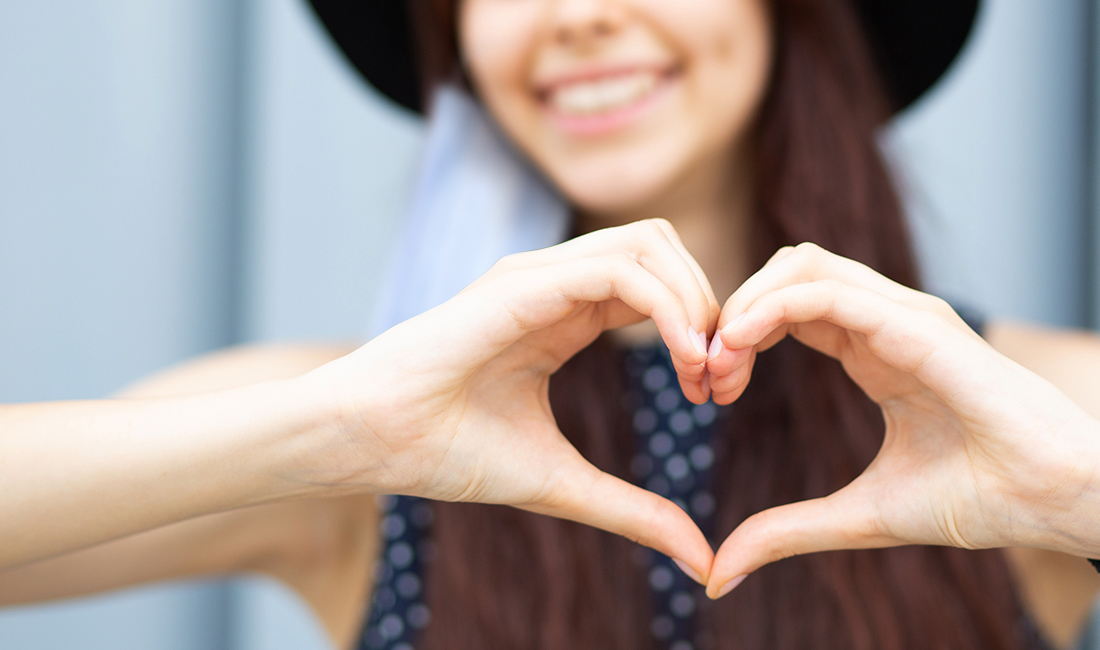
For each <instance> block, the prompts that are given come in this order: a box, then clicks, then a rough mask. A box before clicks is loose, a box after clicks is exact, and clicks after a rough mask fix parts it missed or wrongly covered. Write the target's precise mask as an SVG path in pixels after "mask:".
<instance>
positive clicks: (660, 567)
mask: <svg viewBox="0 0 1100 650" xmlns="http://www.w3.org/2000/svg"><path fill="white" fill-rule="evenodd" d="M626 371H627V380H628V386H629V393H628V395H627V404H628V406H629V408H631V409H633V419H632V422H633V424H634V433H635V434H636V435H635V449H636V452H635V456H634V458H633V459H632V460H631V463H630V469H631V471H632V472H633V473H634V478H635V481H636V482H637V483H638V484H639V485H642V486H644V487H645V488H646V489H648V490H651V491H653V492H656V493H657V494H660V495H661V496H664V497H667V498H668V499H670V500H671V501H672V502H673V503H676V504H677V505H679V506H680V507H681V508H683V509H684V510H686V511H687V512H688V514H690V515H691V517H692V518H693V519H694V520H695V522H696V523H697V524H698V525H699V528H700V530H702V531H703V533H704V534H706V535H707V536H708V537H709V536H710V533H711V531H712V530H713V528H714V522H713V517H714V511H715V500H714V495H713V494H711V493H710V491H709V489H708V485H709V482H710V476H709V474H710V472H709V470H710V467H711V465H713V464H714V449H713V448H712V447H711V434H712V431H713V429H714V426H713V425H714V423H715V422H716V421H718V419H719V416H720V415H721V411H722V410H723V409H722V408H721V407H718V406H715V404H714V403H713V402H707V403H706V404H700V405H694V404H691V403H690V402H688V401H687V400H686V399H684V398H683V395H682V394H681V392H680V387H679V386H678V385H677V381H676V371H675V369H674V368H673V366H672V359H671V357H670V356H669V353H668V349H667V348H665V347H664V346H663V345H662V346H659V347H657V346H654V347H644V348H634V349H632V350H630V351H629V353H628V354H627V358H626ZM644 553H645V554H646V559H645V560H644V561H645V564H646V565H647V566H648V567H649V573H648V575H647V578H648V582H649V588H650V590H651V592H652V593H653V619H652V620H651V621H650V626H649V629H650V632H651V633H652V634H653V637H654V638H655V639H656V640H657V643H658V646H659V647H661V648H663V649H665V650H695V648H696V647H697V646H698V644H697V643H696V622H695V614H696V609H697V604H698V603H699V602H701V599H702V598H705V595H704V593H703V588H702V587H700V586H699V585H697V584H695V582H694V581H693V580H692V579H691V578H689V577H687V576H686V575H684V573H683V572H682V571H680V569H679V568H677V567H676V565H675V564H674V563H673V562H672V560H671V559H670V558H668V557H666V556H664V555H661V554H660V553H657V552H656V551H651V550H648V549H645V550H644Z"/></svg>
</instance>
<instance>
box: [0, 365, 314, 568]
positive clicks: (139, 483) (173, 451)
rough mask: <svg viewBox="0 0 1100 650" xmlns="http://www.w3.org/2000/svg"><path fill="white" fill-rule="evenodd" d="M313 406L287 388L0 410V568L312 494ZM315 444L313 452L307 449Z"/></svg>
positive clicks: (298, 388)
mask: <svg viewBox="0 0 1100 650" xmlns="http://www.w3.org/2000/svg"><path fill="white" fill-rule="evenodd" d="M327 422H328V419H327V417H326V412H325V407H324V401H323V399H321V397H320V396H311V395H310V394H309V391H308V390H304V389H303V385H302V384H301V383H298V384H296V383H294V381H293V380H289V381H278V382H264V383H260V384H254V385H251V386H246V387H243V388H238V389H233V390H226V391H218V392H213V393H205V394H199V395H190V396H181V397H172V398H162V399H143V400H110V401H100V402H72V403H46V404H30V405H18V406H3V407H0V511H2V512H3V513H4V514H3V517H0V540H2V543H0V568H4V567H10V566H14V565H18V564H22V563H26V562H30V561H33V560H36V559H40V558H45V557H49V556H53V555H56V554H59V553H63V552H66V551H70V550H75V549H78V548H83V547H86V546H88V545H91V544H95V543H98V542H102V541H105V540H109V539H113V538H117V537H120V536H123V535H127V534H131V533H134V532H138V531H141V530H147V529H150V528H153V527H156V526H160V525H164V524H167V523H171V522H174V521H180V520H183V519H187V518H189V517H193V516H196V515H200V514H205V513H211V512H218V511H223V510H227V509H230V508H235V507H240V506H246V505H252V504H258V503H263V502H267V501H273V500H277V499H283V498H290V497H294V496H304V495H308V494H318V493H320V492H322V491H323V486H318V485H317V484H316V482H315V481H314V480H313V477H309V476H305V475H303V474H301V473H300V472H298V471H296V469H295V468H298V467H301V466H302V465H303V464H306V463H308V462H309V460H310V456H311V454H313V453H314V451H315V449H317V448H318V447H319V446H321V445H324V444H325V441H324V438H325V435H326V431H325V428H326V427H327V426H328V425H327ZM315 445H316V446H315Z"/></svg>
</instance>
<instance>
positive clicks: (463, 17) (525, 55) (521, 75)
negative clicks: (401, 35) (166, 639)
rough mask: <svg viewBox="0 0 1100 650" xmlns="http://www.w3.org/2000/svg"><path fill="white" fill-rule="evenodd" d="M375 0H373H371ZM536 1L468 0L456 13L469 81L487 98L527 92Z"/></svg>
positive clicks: (535, 24) (532, 49)
mask: <svg viewBox="0 0 1100 650" xmlns="http://www.w3.org/2000/svg"><path fill="white" fill-rule="evenodd" d="M372 1H376V0H372ZM538 6H539V3H536V2H509V1H506V0H467V1H466V2H463V3H462V7H461V9H460V15H459V49H460V51H461V53H462V63H463V66H464V67H465V69H466V72H467V74H468V75H469V77H470V80H471V82H472V83H473V84H474V86H475V87H476V89H477V91H478V92H479V94H481V95H482V96H483V97H484V98H485V99H486V100H487V101H490V102H491V103H492V102H493V100H495V99H496V98H499V97H502V96H507V95H509V94H515V93H517V92H525V91H526V86H525V84H526V78H527V70H528V68H529V66H530V62H531V57H532V56H533V52H534V49H535V42H536V38H537V35H538V22H539V21H538V17H539V16H538Z"/></svg>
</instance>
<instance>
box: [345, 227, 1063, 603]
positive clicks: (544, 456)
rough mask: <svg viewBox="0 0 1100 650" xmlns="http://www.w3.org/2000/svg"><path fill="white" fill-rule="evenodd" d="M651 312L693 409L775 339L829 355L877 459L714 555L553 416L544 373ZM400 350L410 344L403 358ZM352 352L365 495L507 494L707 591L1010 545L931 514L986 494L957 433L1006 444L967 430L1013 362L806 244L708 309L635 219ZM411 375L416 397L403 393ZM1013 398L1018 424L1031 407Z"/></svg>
mask: <svg viewBox="0 0 1100 650" xmlns="http://www.w3.org/2000/svg"><path fill="white" fill-rule="evenodd" d="M646 319H652V320H653V322H654V323H655V324H656V326H657V329H658V330H659V332H660V336H661V338H662V340H663V341H664V342H665V344H666V345H667V346H668V348H669V350H670V352H671V353H672V360H673V365H674V366H675V369H676V372H677V375H678V378H679V381H680V386H681V388H682V389H683V392H684V395H685V396H686V397H687V398H688V399H689V400H690V401H692V402H694V403H697V404H698V403H701V402H703V401H706V400H707V399H708V398H711V397H712V398H713V399H714V400H715V401H716V402H717V403H719V404H728V403H730V402H732V401H734V400H736V399H737V398H738V397H740V395H741V394H742V393H743V391H744V388H745V387H746V386H747V384H748V382H749V380H750V378H751V374H752V366H753V361H754V359H755V356H756V354H758V353H759V352H761V351H764V350H766V349H768V348H769V347H771V346H772V345H774V344H775V343H777V342H778V341H779V340H781V339H783V338H784V337H786V336H788V335H790V336H793V337H794V338H796V339H797V340H799V341H801V342H802V343H804V344H805V345H807V346H809V347H811V348H814V349H816V350H818V351H819V352H822V353H824V354H826V355H828V356H831V357H833V358H836V359H838V360H840V362H841V363H842V365H843V367H844V369H845V371H846V372H847V373H848V375H849V376H850V377H851V378H852V379H853V380H854V381H855V383H856V384H857V385H859V386H860V387H861V388H862V389H863V391H864V392H865V393H866V394H867V395H868V396H869V397H870V398H871V399H872V400H874V401H875V402H877V403H878V404H879V406H880V407H882V408H883V410H884V412H885V413H886V421H887V423H888V426H887V430H886V434H885V441H884V444H883V447H882V450H881V451H880V453H879V456H878V457H876V459H875V461H874V462H873V463H872V464H871V466H870V467H868V468H867V470H866V471H865V472H864V473H863V474H862V475H860V477H858V478H857V479H856V480H855V481H853V482H852V483H851V484H850V485H848V486H847V487H845V488H842V489H841V490H839V491H838V492H836V493H834V494H833V495H830V496H828V497H825V498H822V499H815V500H811V501H804V502H800V503H794V504H788V505H785V506H780V507H778V508H772V509H770V510H766V511H764V512H761V513H757V514H755V515H753V516H751V517H749V518H748V519H746V520H745V521H744V522H742V523H741V524H740V525H739V526H738V527H737V528H736V529H735V530H734V531H733V532H732V533H731V534H730V535H729V536H728V537H727V539H726V541H725V542H724V543H723V544H722V547H721V548H720V549H719V550H718V552H717V554H715V553H714V552H713V550H712V549H711V547H710V545H709V544H708V543H707V541H706V539H705V537H704V536H703V535H702V533H701V532H700V531H699V529H698V527H697V526H696V525H695V523H694V522H693V521H692V519H691V518H690V517H689V516H688V514H687V513H686V512H684V511H683V510H682V509H680V508H679V507H678V506H676V505H675V504H674V503H672V502H671V501H669V500H668V499H664V498H662V497H660V496H658V495H656V494H654V493H651V492H648V491H646V490H644V489H642V488H640V487H637V486H635V485H631V484H629V483H627V482H625V481H622V480H621V479H618V478H616V477H613V476H611V475H608V474H606V473H604V472H602V471H600V470H599V469H597V468H596V467H594V466H593V465H591V463H589V462H588V461H587V460H585V459H584V458H583V457H581V455H580V454H579V453H578V452H577V450H576V449H575V448H574V447H573V446H572V445H571V444H570V443H569V442H568V440H567V439H566V438H565V437H564V436H563V435H562V434H561V431H560V430H559V429H558V426H557V423H556V422H555V420H554V417H553V414H552V413H551V411H550V405H549V397H548V386H549V381H550V376H551V375H552V374H553V373H554V372H555V371H556V370H557V369H558V368H560V367H561V366H562V364H564V363H565V362H566V361H567V360H568V359H570V358H571V357H573V356H574V355H575V354H576V353H577V352H579V351H580V350H581V349H583V348H584V347H586V346H587V345H589V344H590V343H591V342H592V341H594V340H595V339H596V337H597V336H599V334H600V333H601V332H603V331H606V330H610V329H617V328H621V327H624V326H627V325H631V324H634V323H639V322H642V321H644V320H646ZM708 334H709V335H710V349H709V351H708V349H707V338H708V336H707V335H708ZM368 348H369V349H370V350H371V351H368ZM410 349H416V350H417V352H418V354H416V355H413V356H411V357H410V355H408V354H405V353H404V351H406V350H410ZM361 351H363V353H364V354H369V355H375V356H376V358H375V359H373V360H372V362H371V363H368V364H365V367H367V368H370V369H372V370H371V372H368V373H362V372H358V371H355V370H353V371H352V372H353V373H358V376H355V377H353V379H354V381H351V382H348V381H346V380H347V377H344V378H343V379H344V380H345V381H344V385H365V386H367V387H368V388H369V390H367V391H365V392H366V394H367V395H368V397H365V398H360V401H364V402H368V404H367V405H366V407H365V408H362V409H358V410H359V411H361V412H364V413H370V414H371V415H372V418H373V419H374V420H375V421H376V422H377V426H375V427H373V428H372V430H371V431H370V432H369V435H368V436H367V440H366V442H364V441H363V440H358V441H356V448H355V451H354V452H353V453H349V454H348V455H349V456H356V455H358V456H359V458H358V461H359V462H358V463H355V464H353V467H362V466H363V465H365V464H369V460H370V459H371V458H374V459H377V458H387V459H388V460H387V462H386V463H385V464H384V465H383V466H382V467H380V468H379V470H378V472H377V473H376V475H373V476H371V477H369V478H370V479H371V480H370V481H366V480H364V482H369V483H370V487H371V488H372V489H375V490H376V491H377V492H379V493H395V492H396V493H402V494H413V495H417V496H425V497H428V498H433V499H438V500H447V501H477V502H482V503H496V504H505V505H512V506H515V507H519V508H523V509H526V510H531V511H534V512H539V513H542V514H547V515H551V516H555V517H560V518H564V519H571V520H574V521H578V522H581V523H585V524H588V525H592V526H595V527H598V528H602V529H604V530H607V531H610V532H613V533H617V534H620V535H623V536H626V537H628V538H630V539H633V540H635V541H638V542H640V543H642V544H645V545H647V546H650V547H652V548H654V549H656V550H658V551H660V552H662V553H664V554H665V555H668V556H670V557H672V558H674V559H676V560H678V562H677V563H678V564H679V565H680V566H681V567H683V568H684V570H685V571H686V572H687V573H688V574H689V575H691V576H692V577H694V578H695V579H697V580H698V581H699V582H701V583H704V584H706V585H707V590H708V595H709V596H711V597H712V598H714V597H719V596H721V595H722V594H724V593H726V592H728V591H729V590H730V589H731V588H733V586H735V585H736V584H738V582H740V580H742V579H744V577H745V576H746V575H748V574H750V573H752V572H753V571H755V570H756V569H758V568H760V567H761V566H763V565H765V564H767V563H769V562H772V561H775V560H777V559H781V558H783V557H788V556H791V555H797V554H802V553H811V552H815V551H823V550H833V549H842V548H851V549H855V548H870V547H883V546H892V545H899V544H914V543H918V544H943V545H953V546H963V547H968V548H975V547H988V546H994V545H998V544H999V545H1004V544H1002V543H1001V542H1002V541H1003V539H1001V538H998V537H997V536H996V535H989V534H985V533H983V532H982V531H981V530H979V528H969V529H966V530H963V529H950V528H948V529H944V527H943V526H942V525H940V524H939V523H938V522H940V521H942V520H943V510H944V508H947V509H948V510H949V511H950V512H951V515H952V519H951V520H952V521H956V522H964V523H965V522H967V512H970V511H973V506H974V504H978V505H980V506H988V504H983V503H982V496H981V494H982V491H983V488H988V487H989V486H987V485H977V484H973V483H972V484H964V485H961V486H960V484H959V483H958V481H957V477H959V476H966V475H968V472H970V474H969V475H974V473H973V472H972V471H970V470H972V469H973V467H971V466H970V465H967V463H968V460H967V449H966V446H965V444H962V443H960V440H962V439H963V437H965V436H966V435H971V436H973V435H977V436H978V437H977V438H973V437H972V438H971V439H968V442H972V441H973V440H977V442H978V443H981V444H985V445H987V446H988V447H989V450H988V451H989V455H990V456H991V457H998V456H999V457H1004V456H1005V455H1006V454H1008V453H1010V452H1011V447H1010V448H1008V450H1006V448H1002V447H997V446H996V445H997V443H996V442H995V441H994V442H992V443H991V442H989V440H987V439H986V438H988V435H987V434H988V433H989V431H986V430H978V431H977V433H976V434H975V428H974V425H973V423H974V422H975V421H977V420H978V419H980V417H981V416H982V414H983V413H987V412H989V411H990V410H991V409H992V408H1001V407H1002V406H1003V405H1002V404H1000V403H998V404H991V403H989V400H990V399H992V398H990V397H989V395H994V397H996V395H995V394H994V393H991V392H990V391H989V390H987V388H988V386H989V385H992V384H995V383H997V382H1001V383H1004V378H1005V377H1006V376H1010V375H1012V373H1016V374H1017V375H1018V374H1019V371H1018V370H1014V369H1013V368H1012V367H1010V366H1006V365H1005V363H1003V361H1002V359H1001V358H999V357H998V356H997V355H996V353H995V352H993V351H992V350H991V348H989V347H988V346H987V345H985V344H984V342H982V340H981V338H980V337H978V336H977V335H976V334H975V333H974V332H973V331H971V330H970V329H969V328H968V327H967V326H966V325H965V323H963V322H962V320H961V319H960V318H959V317H958V316H957V315H956V314H955V313H954V312H953V311H952V310H951V309H950V308H949V307H947V306H946V303H943V301H941V300H939V299H936V298H933V297H932V296H928V295H926V294H923V293H920V292H918V291H915V290H913V289H909V288H907V287H904V286H902V285H899V284H896V283H894V282H892V281H890V280H888V279H886V278H884V277H883V276H881V275H879V274H878V273H876V272H874V271H873V270H871V269H869V268H868V267H866V266H863V265H862V264H858V263H856V262H854V261H852V260H847V259H844V258H841V257H838V256H836V255H832V254H831V253H828V252H826V251H824V250H822V249H820V248H818V247H816V246H812V245H800V246H799V247H795V248H785V249H782V250H780V251H779V252H778V253H777V254H776V255H775V256H773V258H772V260H770V261H769V262H768V264H767V265H765V266H764V268H762V269H760V270H759V271H757V272H756V273H755V274H754V275H753V276H752V277H750V278H749V279H748V280H747V281H746V282H745V283H744V284H742V286H741V287H740V288H738V289H737V291H736V292H734V294H733V295H732V296H731V297H730V298H729V299H728V300H727V301H726V303H725V306H724V307H723V308H721V309H719V307H718V303H717V300H716V299H715V298H714V295H713V292H712V291H711V288H710V284H709V282H708V281H707V279H706V277H705V275H704V274H703V273H702V271H701V269H700V268H699V266H698V264H696V262H695V260H694V259H693V258H692V257H691V256H690V254H688V253H687V251H686V250H685V249H684V248H683V245H682V243H681V242H680V240H679V237H678V236H677V235H676V233H675V231H674V230H672V228H671V226H670V225H669V224H667V222H662V221H660V220H653V221H647V222H635V223H633V224H630V225H628V226H622V227H619V228H609V229H606V230H601V231H596V232H593V233H589V234H587V235H584V236H581V237H578V238H576V239H572V240H570V241H567V242H565V243H563V244H560V245H558V246H553V247H550V248H548V249H542V250H539V251H532V252H530V253H523V254H520V255H516V256H510V257H508V258H505V259H504V260H502V261H501V262H499V263H498V264H497V265H496V266H494V267H493V269H492V270H490V271H489V272H488V273H486V274H485V275H484V276H482V277H481V278H479V279H478V280H477V281H475V282H474V283H473V284H471V285H470V286H469V287H467V288H466V289H465V290H464V291H463V292H461V293H460V294H459V295H458V296H456V297H455V298H453V299H452V300H450V301H448V302H447V303H444V304H443V305H441V306H440V307H437V308H436V309H433V310H430V311H428V312H425V313H424V314H422V315H421V316H418V317H416V318H414V319H412V320H410V321H407V322H406V323H404V324H402V325H399V326H397V327H395V328H393V329H391V330H389V331H388V332H386V333H385V334H383V335H381V336H380V337H378V338H377V339H375V340H374V341H372V342H371V343H369V344H367V346H364V348H361ZM708 352H709V353H708ZM357 354H358V353H357ZM379 368H394V369H396V370H395V374H394V375H386V374H385V373H382V374H379V373H378V372H377V369H379ZM410 376H411V377H416V378H417V380H418V383H419V384H420V386H421V387H422V388H423V390H421V391H413V392H409V391H406V390H403V389H402V388H400V387H404V386H407V385H408V380H407V378H408V377H410ZM1035 381H1038V380H1037V378H1034V381H1033V379H1029V378H1028V377H1026V376H1023V375H1020V379H1019V382H1022V385H1027V387H1028V388H1029V390H1030V392H1031V393H1034V394H1035V395H1039V396H1041V397H1042V399H1043V400H1045V401H1046V402H1053V401H1054V400H1055V399H1056V398H1055V396H1054V395H1052V394H1050V393H1051V391H1052V390H1053V388H1052V387H1050V386H1049V385H1048V386H1047V387H1046V388H1044V387H1043V385H1041V383H1039V384H1036V383H1035ZM983 382H984V383H983ZM1029 382H1030V383H1029ZM1055 392H1056V391H1055ZM1025 394H1026V393H1025ZM960 395H961V396H963V397H962V398H961V401H960V397H959V396H960ZM973 395H979V396H980V397H979V398H973V399H971V398H970V397H968V396H973ZM968 399H969V400H970V401H967V400H968ZM982 400H985V401H982ZM350 401H352V402H355V401H356V400H355V399H352V400H350ZM1002 401H1005V400H1002ZM899 405H900V406H899ZM891 409H893V410H891ZM1032 410H1033V411H1036V412H1038V410H1039V409H1035V408H1033V409H1032ZM1017 411H1020V417H1019V418H1017V419H1021V420H1022V419H1025V418H1026V417H1031V418H1032V419H1035V418H1034V415H1030V416H1029V415H1028V413H1029V412H1028V411H1027V409H1023V410H1021V409H1019V408H1017ZM379 414H382V415H379ZM380 431H384V432H399V433H398V434H397V435H388V434H387V435H384V434H380V433H379V432H380ZM983 435H984V436H986V438H983V437H982V436H983ZM1016 443H1018V441H1016ZM922 444H923V447H922ZM929 449H932V450H934V452H933V453H932V454H931V455H930V454H929V451H928V450H929ZM1017 455H1018V454H1017ZM342 469H343V470H344V472H345V474H351V473H354V472H355V471H357V470H353V469H349V468H348V467H346V466H345V467H344V468H342ZM360 473H361V472H360ZM986 474H990V475H992V474H993V473H991V472H986ZM967 508H970V510H969V511H968V510H967ZM978 510H981V508H979V509H978ZM986 511H987V512H988V511H989V508H988V507H987V508H986ZM899 513H900V514H899Z"/></svg>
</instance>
